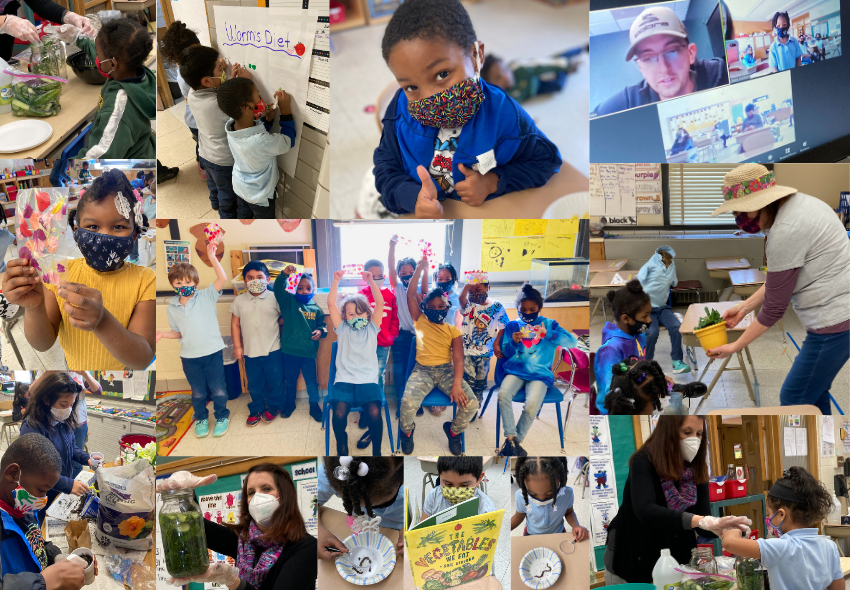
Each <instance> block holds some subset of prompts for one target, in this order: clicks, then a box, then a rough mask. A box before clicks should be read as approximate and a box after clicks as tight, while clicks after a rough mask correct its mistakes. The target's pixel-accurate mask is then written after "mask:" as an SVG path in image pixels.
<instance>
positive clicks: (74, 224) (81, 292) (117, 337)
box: [3, 170, 156, 371]
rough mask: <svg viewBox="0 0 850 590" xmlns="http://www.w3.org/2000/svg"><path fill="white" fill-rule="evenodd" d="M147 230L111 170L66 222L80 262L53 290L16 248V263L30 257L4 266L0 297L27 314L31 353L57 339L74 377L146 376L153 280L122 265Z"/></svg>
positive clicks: (127, 189) (119, 175)
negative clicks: (137, 372)
mask: <svg viewBox="0 0 850 590" xmlns="http://www.w3.org/2000/svg"><path fill="white" fill-rule="evenodd" d="M147 226H148V221H147V218H145V216H144V214H143V213H142V205H141V203H140V202H139V201H138V200H137V199H136V197H135V195H134V194H133V188H132V187H131V186H130V183H129V181H128V180H127V177H126V176H124V173H123V172H121V171H120V170H108V171H106V172H104V173H103V175H101V176H99V177H98V178H96V179H95V180H94V182H92V185H91V187H90V188H89V189H88V190H87V191H86V192H85V193H84V194H83V196H82V198H81V199H80V201H79V203H78V205H77V207H76V209H72V210H71V211H70V213H69V215H68V230H69V231H72V232H73V236H74V241H75V242H76V244H77V246H78V247H79V249H80V252H82V255H83V257H82V258H75V259H73V260H71V261H70V262H69V263H68V264H67V268H66V272H65V274H64V276H62V277H61V278H60V281H59V283H58V284H45V283H44V282H43V281H42V279H41V277H40V276H39V274H37V273H36V269H35V267H34V266H32V262H33V259H32V258H31V257H30V256H31V253H29V252H28V249H26V248H21V251H20V252H19V255H22V256H27V257H26V258H23V257H22V258H18V259H16V260H11V261H9V263H8V267H7V270H6V273H5V274H4V275H3V293H4V294H5V295H6V297H7V298H8V299H9V302H10V303H15V304H18V305H20V306H21V307H23V308H25V312H24V334H25V335H26V338H27V341H28V342H29V343H30V345H32V347H33V348H35V349H36V350H40V351H46V350H49V349H50V347H51V346H53V344H54V343H55V342H56V339H57V338H59V344H60V345H61V346H62V350H63V352H64V353H65V360H66V362H67V363H68V367H69V368H70V369H72V370H75V371H76V370H85V369H90V368H92V367H97V368H98V369H101V370H121V369H124V368H125V367H126V368H129V369H145V368H146V367H147V366H148V365H149V364H150V363H151V361H152V360H153V357H154V353H155V350H156V347H155V340H154V315H155V303H154V299H155V297H156V292H155V282H156V275H155V273H154V271H153V270H151V269H149V268H144V267H141V266H137V265H135V264H132V263H130V262H127V261H126V259H127V257H128V256H129V255H130V253H131V251H132V249H133V242H134V240H135V239H136V237H137V236H138V235H139V233H140V232H142V231H144V230H145V229H146V228H147ZM19 239H22V238H19ZM20 243H21V244H22V243H23V242H20ZM24 250H27V252H24ZM28 255H29V256H28Z"/></svg>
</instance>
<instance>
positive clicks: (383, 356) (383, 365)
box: [378, 346, 390, 392]
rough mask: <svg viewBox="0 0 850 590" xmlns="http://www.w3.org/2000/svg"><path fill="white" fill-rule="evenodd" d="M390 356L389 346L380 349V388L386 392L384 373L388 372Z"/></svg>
mask: <svg viewBox="0 0 850 590" xmlns="http://www.w3.org/2000/svg"><path fill="white" fill-rule="evenodd" d="M389 356H390V347H389V346H379V347H378V387H380V388H381V391H382V392H383V391H384V372H385V371H386V370H387V359H388V358H389Z"/></svg>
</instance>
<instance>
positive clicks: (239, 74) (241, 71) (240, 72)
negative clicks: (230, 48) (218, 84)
mask: <svg viewBox="0 0 850 590" xmlns="http://www.w3.org/2000/svg"><path fill="white" fill-rule="evenodd" d="M231 78H248V79H249V80H251V79H253V78H252V77H251V70H249V69H247V68H243V67H242V66H240V65H239V64H238V63H236V64H233V75H232V76H231Z"/></svg>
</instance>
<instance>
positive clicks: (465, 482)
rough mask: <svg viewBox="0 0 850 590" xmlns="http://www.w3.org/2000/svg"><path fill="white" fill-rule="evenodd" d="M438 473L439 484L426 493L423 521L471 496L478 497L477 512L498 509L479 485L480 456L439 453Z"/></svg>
mask: <svg viewBox="0 0 850 590" xmlns="http://www.w3.org/2000/svg"><path fill="white" fill-rule="evenodd" d="M437 473H438V474H439V475H440V485H438V486H437V487H436V488H434V489H433V490H431V491H430V492H428V495H427V496H425V503H424V504H423V505H422V518H420V519H419V521H420V522H421V521H423V520H425V519H427V518H430V517H431V516H432V515H434V514H437V513H438V512H441V511H443V510H446V509H447V508H451V507H452V506H453V505H455V504H459V503H460V502H465V501H466V500H469V499H470V498H472V497H476V498H478V514H485V513H487V512H494V511H495V510H496V505H495V504H494V503H493V500H491V499H490V496H488V495H487V494H485V493H484V492H482V491H481V489H480V488H479V487H478V486H479V485H480V484H481V480H483V479H484V460H483V459H482V458H481V457H438V458H437Z"/></svg>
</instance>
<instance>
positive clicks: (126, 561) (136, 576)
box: [103, 552, 156, 590]
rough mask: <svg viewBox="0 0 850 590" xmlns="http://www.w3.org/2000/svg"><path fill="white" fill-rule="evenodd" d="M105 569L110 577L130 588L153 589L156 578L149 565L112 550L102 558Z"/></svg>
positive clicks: (137, 589) (135, 589) (132, 589)
mask: <svg viewBox="0 0 850 590" xmlns="http://www.w3.org/2000/svg"><path fill="white" fill-rule="evenodd" d="M103 561H104V565H105V566H106V571H107V573H109V575H110V576H112V579H113V580H115V581H116V582H118V583H119V584H122V585H124V586H128V587H130V588H131V590H155V589H156V579H155V576H154V571H153V570H152V569H151V567H150V566H149V565H147V564H146V563H144V562H141V561H135V560H133V559H130V558H128V557H121V556H120V555H119V554H118V553H116V552H112V553H110V554H109V555H107V556H106V557H105V558H104V560H103Z"/></svg>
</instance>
